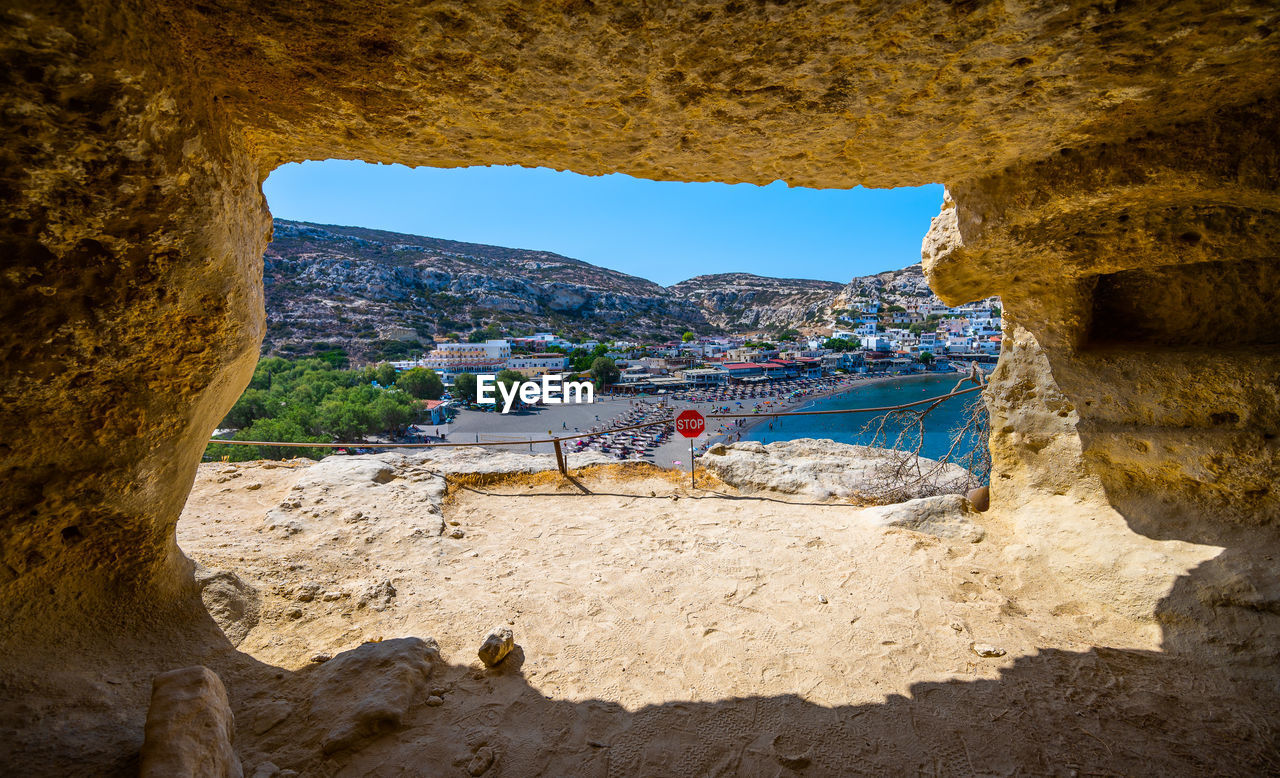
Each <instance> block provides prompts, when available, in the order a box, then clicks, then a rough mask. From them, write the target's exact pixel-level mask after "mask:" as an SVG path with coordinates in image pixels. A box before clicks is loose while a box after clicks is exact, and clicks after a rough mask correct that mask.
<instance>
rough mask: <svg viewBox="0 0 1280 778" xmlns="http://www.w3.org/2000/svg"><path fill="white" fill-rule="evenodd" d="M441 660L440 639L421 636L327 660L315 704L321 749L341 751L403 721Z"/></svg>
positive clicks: (313, 716) (369, 646)
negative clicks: (437, 640) (425, 638)
mask: <svg viewBox="0 0 1280 778" xmlns="http://www.w3.org/2000/svg"><path fill="white" fill-rule="evenodd" d="M439 662H440V651H439V648H438V647H437V646H436V643H435V641H434V640H429V639H428V640H422V639H420V638H396V639H393V640H384V641H381V642H378V643H365V644H364V645H362V646H360V647H359V648H355V649H352V650H350V651H344V652H343V653H341V654H339V655H337V656H335V657H334V658H332V659H330V660H329V661H327V662H325V663H324V664H323V665H321V666H320V668H319V669H317V670H316V671H315V673H316V686H315V689H314V691H313V692H312V693H311V707H310V715H311V719H312V721H313V722H314V723H315V725H316V726H318V727H320V728H321V729H322V735H321V742H320V747H321V750H323V751H324V752H325V753H326V754H327V753H333V752H335V751H340V750H342V749H344V748H350V747H352V746H355V745H357V744H359V743H361V742H362V741H364V740H368V739H370V738H373V737H377V736H378V735H380V734H382V733H384V732H388V731H390V730H393V729H395V728H397V727H399V726H400V722H401V721H402V720H403V718H404V715H405V714H406V713H407V712H408V711H409V709H410V708H411V707H413V705H414V704H415V703H416V702H417V701H418V700H419V698H421V697H423V696H424V695H423V692H425V691H426V689H427V682H428V679H429V678H430V677H431V673H432V671H433V670H434V669H435V666H436V665H437V664H438V663H439Z"/></svg>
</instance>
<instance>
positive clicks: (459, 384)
mask: <svg viewBox="0 0 1280 778" xmlns="http://www.w3.org/2000/svg"><path fill="white" fill-rule="evenodd" d="M453 396H454V397H456V398H458V399H459V400H462V401H463V402H466V403H473V402H475V401H476V377H475V375H474V374H472V373H460V374H459V375H458V377H457V378H455V379H453Z"/></svg>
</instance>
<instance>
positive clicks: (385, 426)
mask: <svg viewBox="0 0 1280 778" xmlns="http://www.w3.org/2000/svg"><path fill="white" fill-rule="evenodd" d="M412 418H413V406H412V405H410V401H409V399H408V397H406V396H405V395H404V394H403V393H399V394H391V393H386V394H383V395H381V396H380V397H378V398H377V399H375V400H374V401H373V402H372V403H371V404H370V406H369V421H370V423H371V424H372V425H373V427H374V429H373V430H372V431H374V432H381V433H384V434H389V433H393V432H399V431H400V430H402V429H404V427H405V425H406V424H408V423H409V421H410V420H411V419H412Z"/></svg>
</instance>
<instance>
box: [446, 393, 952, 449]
mask: <svg viewBox="0 0 1280 778" xmlns="http://www.w3.org/2000/svg"><path fill="white" fill-rule="evenodd" d="M938 375H943V376H945V375H950V374H948V373H923V374H912V375H894V376H876V377H865V378H864V377H858V378H855V377H852V376H844V377H843V378H845V379H847V380H846V381H844V382H841V383H837V384H836V385H834V386H831V387H829V388H819V389H817V390H816V391H814V392H813V393H811V394H808V395H806V396H804V397H802V398H800V399H799V400H798V401H796V402H786V401H785V400H783V399H782V398H781V397H777V396H774V395H765V396H762V397H760V398H757V399H754V400H751V401H747V400H743V401H742V402H744V403H746V402H751V403H753V404H763V403H764V402H765V401H770V402H771V403H772V405H770V406H768V412H776V413H785V412H789V411H794V410H796V409H801V408H805V407H808V406H810V405H811V404H813V403H816V402H818V401H820V400H825V399H829V398H831V397H835V396H840V395H843V394H846V393H848V392H851V391H855V390H858V389H861V388H863V387H868V386H876V385H881V384H887V383H895V382H902V381H907V380H910V379H917V378H923V377H928V376H938ZM956 375H957V380H959V378H961V377H962V376H960V375H959V374H956ZM779 389H785V387H779ZM700 395H701V396H705V393H700V392H698V391H695V390H686V391H685V392H682V396H683V397H685V398H689V399H679V398H677V397H676V396H674V395H647V396H643V397H625V396H611V395H601V396H599V397H597V399H596V402H595V403H593V404H592V405H590V406H588V405H581V406H579V405H564V406H553V408H554V410H553V409H552V408H542V409H540V410H538V411H535V412H533V413H522V414H511V415H502V414H491V413H480V412H473V411H464V412H463V416H462V417H460V418H459V419H455V420H454V421H453V422H452V423H449V424H447V425H441V426H442V427H443V430H444V431H445V432H446V434H447V436H448V437H447V440H450V441H468V442H469V441H472V440H474V439H478V440H479V442H481V443H484V442H493V443H498V442H507V441H510V442H512V443H518V442H520V441H521V440H522V439H524V440H528V439H530V438H538V437H556V436H558V435H562V434H565V433H566V432H569V433H570V434H572V433H582V432H586V431H587V430H588V429H589V428H592V427H597V426H598V427H605V426H606V425H608V424H609V423H610V422H611V421H612V420H613V419H616V418H617V417H618V416H620V415H621V414H623V413H625V412H626V411H627V409H628V408H630V407H632V404H633V403H637V404H645V405H652V406H661V405H666V406H668V407H672V408H674V409H676V410H680V409H684V408H692V409H695V410H698V411H700V412H702V413H703V414H710V413H714V412H715V411H714V408H718V407H723V406H724V405H725V404H727V403H726V402H725V401H709V400H697V399H692V398H695V397H698V396H700ZM783 396H785V393H784V394H783ZM732 402H736V401H729V403H728V404H731V403H732ZM742 410H749V406H744V408H743V409H742ZM752 416H754V414H750V413H748V414H746V415H744V416H743V417H742V418H743V419H744V422H745V423H744V425H743V426H742V427H730V428H728V429H725V430H720V431H718V430H716V429H715V426H716V425H715V424H713V423H712V422H720V423H724V422H732V421H734V420H731V419H708V420H707V421H708V425H707V434H706V435H705V436H704V437H703V438H701V439H700V440H697V441H695V449H694V456H695V458H696V457H697V456H698V455H700V454H702V453H704V452H705V451H706V450H707V449H708V448H710V447H711V446H713V445H716V444H717V443H723V442H729V441H730V440H731V439H741V438H742V437H743V436H745V435H746V434H748V433H750V432H751V431H752V430H754V429H755V427H757V426H758V425H759V424H761V423H762V422H767V421H769V419H770V417H768V416H764V415H763V414H762V415H761V416H760V417H759V418H752ZM423 427H424V431H425V432H428V433H429V432H430V430H431V425H423ZM604 431H605V432H607V429H606V430H604ZM473 436H474V438H473ZM502 448H503V449H511V450H521V448H522V447H521V446H503V447H502ZM525 450H527V451H528V452H529V453H539V454H550V453H552V451H553V449H552V446H551V445H550V444H534V445H531V446H529V447H528V448H527V449H525ZM576 453H577V451H576V450H566V452H565V455H566V457H568V458H569V459H570V460H572V459H573V458H574V457H575V455H576ZM688 454H689V444H688V441H687V439H685V438H681V437H679V436H675V435H673V436H671V438H670V439H668V440H665V441H663V442H662V443H661V444H660V445H658V446H657V447H656V448H652V449H651V450H650V452H649V454H648V455H647V456H645V457H644V460H643V461H648V462H650V463H651V464H654V465H656V466H658V467H661V468H668V469H685V468H687V467H688V465H689V462H688ZM571 466H572V465H571Z"/></svg>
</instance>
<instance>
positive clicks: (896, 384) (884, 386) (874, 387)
mask: <svg viewBox="0 0 1280 778" xmlns="http://www.w3.org/2000/svg"><path fill="white" fill-rule="evenodd" d="M962 377H963V376H962V375H960V374H958V373H943V374H934V375H922V376H904V377H901V378H893V379H889V380H887V381H877V382H875V383H872V384H867V385H864V386H855V387H854V388H852V389H850V390H848V391H846V392H842V393H840V394H837V395H832V396H831V397H823V398H820V399H816V400H811V401H809V402H808V403H806V404H805V405H803V406H800V407H797V408H794V409H793V410H797V411H827V410H845V409H849V408H878V407H884V406H889V405H901V404H903V403H909V402H914V401H916V400H924V399H926V398H929V397H938V396H941V395H944V394H948V393H949V392H950V391H951V389H952V387H954V386H955V385H956V383H957V382H958V381H959V380H960V379H961V378H962ZM965 386H972V384H965ZM961 388H962V389H963V388H965V387H964V386H962V387H961ZM980 395H981V393H980V392H971V393H969V394H966V395H961V396H960V397H953V398H951V399H950V400H946V401H945V402H943V403H942V404H941V405H939V406H938V407H937V408H935V409H934V410H933V411H932V412H930V413H929V415H928V416H926V417H925V420H924V443H923V445H922V446H921V449H920V454H921V456H925V457H929V458H930V459H937V458H939V457H941V456H943V455H944V454H946V452H947V449H948V448H950V447H951V441H952V438H953V436H954V435H955V434H956V432H957V430H958V429H959V428H961V427H963V426H964V418H965V414H966V406H967V405H968V404H969V403H972V402H975V401H977V402H979V403H981V397H980ZM927 407H928V406H927V405H926V406H917V409H919V408H927ZM981 412H982V413H983V414H985V413H986V409H985V408H983V409H982V411H981ZM877 416H878V415H877V414H870V413H847V414H846V413H841V414H831V415H827V416H788V417H785V418H780V419H773V420H772V428H771V427H770V422H761V423H760V424H759V425H757V426H755V427H753V428H751V429H750V430H748V431H747V432H746V433H744V434H743V436H742V439H743V440H758V441H760V442H762V443H776V442H778V441H780V440H795V439H796V438H827V439H830V440H834V441H836V442H837V443H853V444H856V445H861V446H871V445H877V446H881V447H885V448H889V447H893V445H894V443H895V439H896V438H897V433H898V432H899V431H900V430H901V429H902V425H898V426H897V427H894V428H892V429H891V430H890V427H889V425H886V429H887V430H890V431H889V433H888V440H885V438H884V436H882V437H881V438H880V440H878V441H875V440H873V437H874V434H873V432H871V431H869V430H867V429H866V425H867V423H868V422H869V421H871V420H872V419H873V418H877ZM877 420H878V419H877ZM986 445H987V441H986V440H985V439H983V440H979V439H978V436H977V435H975V434H973V433H972V432H970V433H969V434H967V435H965V436H964V438H963V439H962V440H961V441H960V444H959V445H958V446H957V447H956V450H955V452H954V453H953V456H952V461H956V460H958V459H959V458H960V457H962V456H964V455H965V454H967V453H969V452H970V451H971V450H972V449H973V448H974V447H975V446H986Z"/></svg>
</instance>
